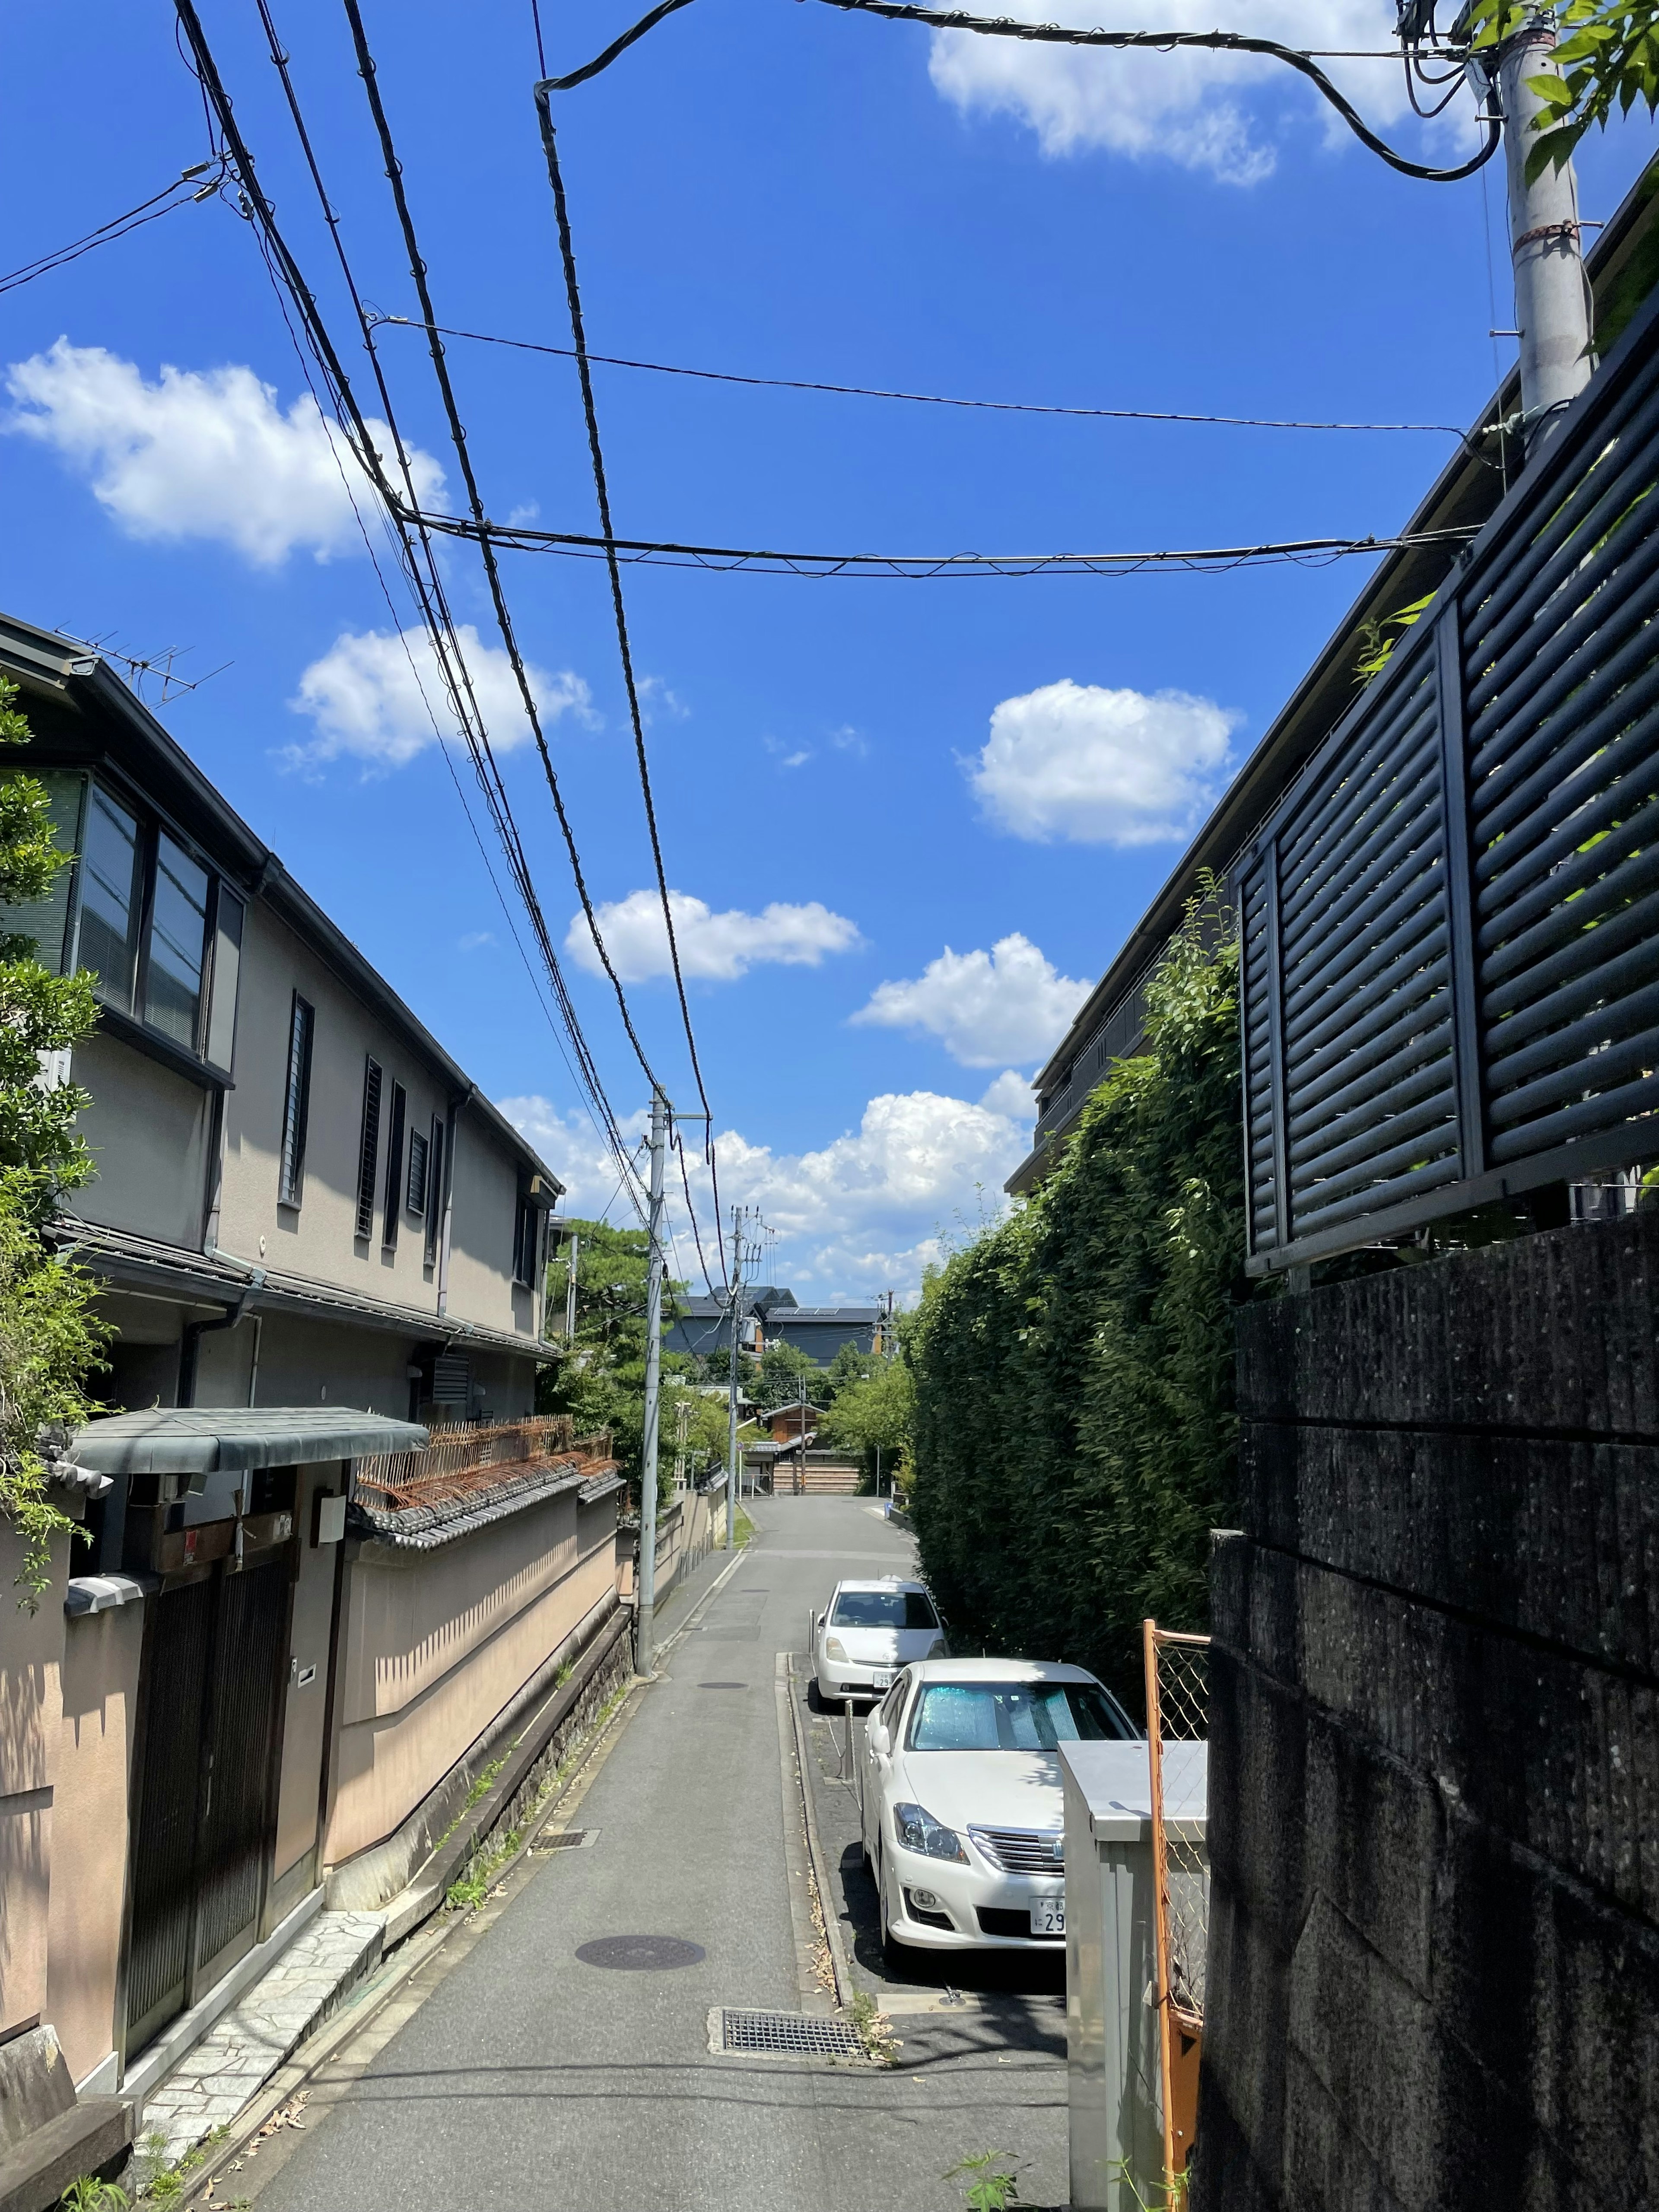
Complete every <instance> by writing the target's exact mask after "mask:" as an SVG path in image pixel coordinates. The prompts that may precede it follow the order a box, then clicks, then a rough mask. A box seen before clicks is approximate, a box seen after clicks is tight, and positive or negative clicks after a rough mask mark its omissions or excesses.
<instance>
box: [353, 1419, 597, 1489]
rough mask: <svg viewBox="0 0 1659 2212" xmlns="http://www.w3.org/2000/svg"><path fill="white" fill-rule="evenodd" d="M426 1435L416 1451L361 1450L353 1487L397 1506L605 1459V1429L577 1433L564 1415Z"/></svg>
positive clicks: (462, 1426) (458, 1426)
mask: <svg viewBox="0 0 1659 2212" xmlns="http://www.w3.org/2000/svg"><path fill="white" fill-rule="evenodd" d="M428 1435H429V1437H430V1438H431V1442H430V1443H428V1444H426V1445H425V1446H424V1447H423V1448H422V1449H420V1450H417V1451H405V1452H371V1453H367V1454H365V1455H364V1456H363V1457H362V1459H360V1460H359V1461H358V1462H357V1465H356V1477H355V1487H356V1489H357V1490H359V1491H369V1492H373V1493H374V1497H375V1498H376V1500H377V1501H383V1502H384V1503H386V1504H390V1505H392V1506H395V1507H398V1508H399V1509H402V1508H404V1507H406V1506H410V1505H435V1504H438V1503H439V1502H440V1501H441V1499H444V1498H464V1497H471V1496H472V1495H473V1494H474V1493H476V1492H478V1491H481V1490H487V1489H489V1487H490V1486H492V1485H493V1484H495V1483H497V1482H501V1481H502V1480H505V1479H506V1478H507V1477H508V1476H509V1475H513V1474H526V1473H528V1472H529V1471H531V1470H532V1469H533V1468H539V1467H544V1466H547V1465H548V1464H550V1462H553V1461H556V1460H568V1461H569V1462H571V1464H572V1465H573V1466H587V1465H589V1464H590V1463H592V1464H594V1465H595V1467H596V1471H597V1467H598V1466H599V1465H600V1464H604V1465H609V1464H610V1463H611V1435H610V1431H608V1430H602V1431H599V1433H598V1434H596V1435H593V1436H590V1437H579V1436H577V1435H576V1434H575V1425H574V1422H573V1421H572V1420H571V1418H570V1416H569V1414H568V1413H550V1414H541V1415H534V1416H532V1417H531V1418H529V1419H526V1420H522V1421H495V1422H490V1423H489V1424H487V1425H479V1424H474V1423H470V1422H460V1423H457V1424H456V1425H454V1426H453V1427H447V1428H433V1429H431V1430H429V1431H428Z"/></svg>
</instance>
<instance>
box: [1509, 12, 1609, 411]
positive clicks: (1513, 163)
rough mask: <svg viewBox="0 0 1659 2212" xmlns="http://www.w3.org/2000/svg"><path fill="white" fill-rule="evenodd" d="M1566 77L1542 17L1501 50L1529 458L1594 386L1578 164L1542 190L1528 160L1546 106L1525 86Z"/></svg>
mask: <svg viewBox="0 0 1659 2212" xmlns="http://www.w3.org/2000/svg"><path fill="white" fill-rule="evenodd" d="M1557 75H1559V71H1558V70H1557V69H1556V65H1555V26H1554V23H1553V21H1552V19H1551V18H1550V17H1549V16H1547V15H1544V14H1542V13H1540V14H1538V15H1534V16H1533V17H1532V18H1531V20H1530V21H1528V22H1527V23H1526V24H1525V25H1524V26H1523V27H1522V28H1521V29H1520V30H1519V31H1517V32H1516V33H1515V34H1514V36H1513V37H1512V38H1509V39H1506V40H1504V44H1503V45H1502V46H1500V47H1499V49H1498V94H1499V98H1500V100H1501V103H1502V107H1503V114H1504V161H1505V163H1506V165H1507V167H1508V171H1509V191H1510V258H1511V259H1512V261H1513V264H1514V268H1515V320H1516V328H1517V330H1518V331H1519V333H1520V338H1521V413H1522V437H1523V439H1524V441H1525V443H1526V446H1527V448H1528V452H1533V451H1535V450H1536V448H1537V447H1538V445H1539V444H1540V443H1541V441H1543V440H1544V439H1546V438H1548V437H1550V436H1552V435H1553V433H1554V430H1555V428H1556V425H1557V423H1558V422H1559V419H1560V415H1561V410H1563V409H1564V408H1565V406H1566V404H1567V402H1568V401H1569V400H1571V399H1576V398H1577V396H1578V394H1579V393H1580V392H1582V391H1583V388H1584V386H1586V385H1587V384H1588V383H1589V380H1590V368H1591V362H1590V328H1589V296H1588V292H1587V289H1586V286H1585V283H1584V259H1583V239H1582V234H1581V232H1580V230H1579V226H1578V179H1577V176H1576V175H1575V174H1574V172H1573V166H1572V163H1571V161H1564V162H1563V163H1562V165H1561V167H1559V169H1558V168H1556V167H1553V165H1547V166H1546V167H1545V169H1544V171H1543V173H1542V174H1541V176H1540V177H1539V179H1538V180H1537V182H1536V183H1535V184H1530V185H1529V184H1528V182H1527V156H1528V154H1529V153H1530V152H1531V151H1532V149H1533V148H1534V146H1535V145H1536V144H1537V143H1538V134H1537V132H1536V131H1534V129H1533V127H1532V125H1533V119H1534V117H1535V116H1537V115H1538V113H1539V112H1540V111H1541V109H1542V108H1543V107H1544V102H1543V101H1542V100H1541V99H1540V98H1539V97H1538V94H1536V93H1535V92H1533V91H1531V90H1529V89H1528V85H1527V82H1526V81H1527V79H1528V77H1538V76H1557Z"/></svg>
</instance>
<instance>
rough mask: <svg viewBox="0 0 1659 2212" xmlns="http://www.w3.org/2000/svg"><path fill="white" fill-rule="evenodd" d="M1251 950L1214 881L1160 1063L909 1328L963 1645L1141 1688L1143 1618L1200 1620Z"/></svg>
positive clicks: (1121, 1068)
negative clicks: (1245, 977)
mask: <svg viewBox="0 0 1659 2212" xmlns="http://www.w3.org/2000/svg"><path fill="white" fill-rule="evenodd" d="M1147 997H1148V1031H1149V1038H1150V1050H1149V1051H1148V1052H1147V1053H1146V1055H1145V1056H1144V1057H1141V1058H1138V1059H1135V1060H1127V1061H1123V1062H1121V1063H1120V1064H1119V1065H1118V1066H1116V1067H1115V1069H1114V1071H1113V1073H1112V1074H1111V1075H1110V1076H1109V1077H1108V1079H1106V1081H1105V1082H1103V1084H1102V1085H1100V1086H1099V1087H1098V1089H1097V1091H1095V1093H1094V1095H1093V1097H1091V1100H1090V1102H1089V1103H1088V1105H1087V1107H1086V1108H1085V1112H1084V1115H1083V1119H1082V1122H1081V1124H1080V1126H1079V1129H1078V1131H1077V1133H1076V1134H1075V1136H1074V1137H1073V1139H1072V1141H1071V1142H1070V1144H1069V1146H1067V1148H1066V1152H1065V1154H1064V1156H1063V1158H1061V1159H1060V1162H1059V1164H1058V1165H1057V1166H1056V1168H1055V1170H1054V1173H1053V1174H1052V1175H1051V1176H1049V1178H1048V1181H1047V1182H1045V1183H1044V1184H1043V1186H1042V1188H1041V1189H1040V1190H1039V1191H1038V1192H1037V1194H1036V1195H1035V1196H1034V1197H1033V1198H1032V1200H1030V1203H1029V1204H1028V1205H1026V1206H1024V1208H1023V1209H1022V1210H1021V1211H1019V1212H1017V1213H1015V1214H1014V1215H1013V1216H1012V1218H1010V1219H1008V1220H1007V1221H1006V1222H1005V1223H1004V1224H1002V1225H1001V1226H1000V1227H998V1228H995V1229H994V1230H992V1231H989V1232H988V1233H987V1234H986V1235H983V1236H981V1237H978V1238H977V1239H975V1242H974V1243H971V1244H970V1245H969V1246H968V1247H967V1248H966V1249H963V1250H962V1251H960V1252H958V1253H957V1254H956V1255H955V1256H954V1257H953V1258H952V1259H951V1261H949V1262H948V1264H947V1265H946V1266H945V1267H944V1268H943V1269H942V1270H940V1271H939V1272H937V1273H933V1275H932V1276H930V1278H929V1279H928V1280H927V1283H926V1285H924V1289H923V1295H922V1303H921V1310H920V1311H919V1313H918V1314H917V1315H916V1316H915V1318H914V1321H913V1322H912V1323H911V1325H910V1326H909V1328H908V1329H907V1331H906V1335H907V1338H908V1346H907V1356H908V1359H909V1361H910V1363H911V1364H912V1366H913V1368H914V1373H915V1417H914V1424H915V1443H914V1451H915V1488H914V1496H913V1501H912V1510H913V1512H914V1515H915V1525H916V1530H917V1534H918V1538H919V1541H920V1544H921V1558H922V1563H923V1565H924V1568H925V1570H926V1572H927V1577H928V1579H929V1581H930V1583H932V1585H933V1589H934V1591H935V1592H936V1594H937V1595H938V1597H939V1602H940V1604H941V1606H942V1607H943V1608H944V1610H945V1613H946V1615H947V1616H948V1617H949V1619H950V1620H951V1626H952V1629H953V1632H954V1633H955V1635H956V1636H957V1638H960V1639H961V1640H962V1642H963V1644H967V1645H972V1644H981V1643H982V1644H984V1645H985V1646H986V1648H987V1649H988V1650H993V1651H998V1652H1003V1653H1007V1654H1010V1655H1013V1654H1024V1655H1026V1656H1032V1657H1038V1658H1054V1659H1059V1658H1064V1659H1068V1660H1073V1661H1078V1662H1081V1663H1082V1664H1084V1665H1085V1666H1089V1667H1091V1668H1094V1669H1095V1670H1096V1671H1097V1673H1098V1674H1101V1675H1102V1676H1103V1678H1104V1679H1105V1680H1107V1681H1109V1682H1110V1683H1112V1684H1113V1685H1114V1686H1115V1687H1116V1688H1117V1689H1119V1690H1120V1692H1124V1693H1126V1694H1127V1695H1129V1696H1131V1697H1134V1696H1136V1695H1137V1694H1138V1691H1137V1685H1138V1680H1139V1669H1138V1643H1139V1637H1138V1632H1139V1623H1140V1621H1141V1620H1142V1619H1143V1618H1144V1617H1146V1615H1147V1614H1152V1615H1154V1616H1156V1618H1157V1619H1158V1620H1160V1621H1162V1622H1165V1623H1167V1624H1169V1625H1170V1626H1174V1627H1176V1628H1182V1629H1188V1630H1194V1629H1200V1628H1202V1627H1203V1626H1204V1625H1205V1620H1206V1556H1207V1548H1208V1533H1207V1532H1208V1531H1209V1529H1210V1528H1212V1527H1214V1526H1216V1525H1218V1524H1222V1523H1225V1522H1226V1521H1227V1520H1228V1519H1229V1517H1230V1516H1231V1510H1232V1498H1233V1493H1234V1484H1235V1420H1234V1414H1233V1389H1232V1317H1231V1306H1232V1304H1233V1303H1234V1302H1235V1300H1236V1298H1237V1297H1239V1296H1240V1295H1242V1290H1243V1275H1242V1267H1243V1157H1242V1154H1243V1147H1242V1144H1241V1140H1240V1133H1239V1105H1238V1081H1239V1075H1238V1068H1239V1060H1238V1008H1237V945H1236V943H1235V942H1234V940H1233V937H1232V934H1231V921H1230V918H1229V917H1228V916H1227V915H1225V914H1224V913H1223V911H1222V910H1221V908H1220V907H1219V904H1218V901H1217V898H1216V893H1215V887H1214V886H1213V885H1211V886H1209V887H1208V889H1207V891H1206V900H1205V902H1203V903H1202V904H1200V903H1199V902H1194V906H1193V908H1190V909H1189V911H1188V916H1187V921H1186V924H1185V926H1184V927H1183V928H1182V931H1181V932H1180V933H1178V935H1177V936H1176V939H1175V941H1174V943H1173V945H1171V946H1170V950H1169V951H1168V952H1167V954H1166V956H1165V957H1164V961H1163V963H1162V964H1161V965H1160V967H1159V969H1158V972H1157V974H1156V975H1155V976H1154V978H1153V979H1152V982H1151V984H1150V985H1149V987H1148V994H1147Z"/></svg>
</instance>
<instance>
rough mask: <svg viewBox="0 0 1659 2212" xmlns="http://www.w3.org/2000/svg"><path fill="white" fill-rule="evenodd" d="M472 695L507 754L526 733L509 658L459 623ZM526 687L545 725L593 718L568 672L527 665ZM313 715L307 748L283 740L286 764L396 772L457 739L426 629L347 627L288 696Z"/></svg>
mask: <svg viewBox="0 0 1659 2212" xmlns="http://www.w3.org/2000/svg"><path fill="white" fill-rule="evenodd" d="M456 635H457V636H458V637H459V640H460V645H461V651H462V653H463V655H464V656H465V661H466V665H467V669H468V671H469V673H470V674H471V679H472V693H473V696H474V698H475V699H476V700H477V705H478V709H479V712H480V713H481V714H483V720H484V724H485V726H486V727H487V728H488V730H489V737H490V743H491V744H492V745H494V746H495V749H496V750H498V751H502V752H510V751H511V750H512V749H513V746H515V745H521V744H524V742H525V740H526V738H528V737H529V735H530V724H529V722H528V720H526V715H525V711H524V702H523V701H522V699H521V698H520V695H519V686H518V681H517V679H516V678H515V677H514V676H513V666H512V663H511V662H510V661H509V660H508V659H507V654H506V653H505V652H504V651H503V650H502V648H501V647H500V646H498V645H486V644H485V643H484V641H483V639H482V638H481V637H480V636H479V635H478V633H477V630H476V629H474V628H473V626H472V624H471V623H459V625H458V626H457V629H456ZM527 673H528V675H529V678H530V688H531V690H532V694H533V695H534V697H535V701H536V705H537V708H538V711H539V713H540V714H541V717H542V720H543V723H544V725H545V724H547V723H550V722H554V721H556V720H558V719H559V717H560V716H561V715H562V714H574V716H575V717H576V718H577V719H578V720H580V721H584V722H592V720H594V719H595V717H594V715H593V714H592V709H591V708H590V707H589V705H588V692H587V686H586V684H584V683H583V681H582V679H581V678H580V676H576V675H574V674H573V673H572V672H571V671H570V670H569V669H568V668H566V669H562V670H561V671H559V672H558V673H557V674H556V675H554V674H550V672H549V671H547V670H546V669H544V668H537V667H535V666H533V665H532V666H531V667H530V668H529V669H528V671H527ZM289 707H290V708H292V709H293V710H294V712H295V714H303V715H305V716H307V719H308V720H310V721H311V723H312V725H313V728H314V729H315V732H316V735H315V736H314V737H313V738H312V739H311V740H310V742H309V743H308V744H295V745H290V746H288V747H287V748H286V749H285V750H284V751H283V756H282V757H283V759H284V760H285V761H286V762H287V763H288V764H289V766H290V767H295V768H308V767H313V766H315V765H317V764H319V763H321V762H324V761H331V760H336V759H338V758H339V757H341V756H342V755H345V756H347V757H350V758H352V759H356V760H361V761H364V762H367V763H368V764H369V765H370V766H371V767H373V768H380V769H392V768H402V767H404V765H405V763H408V762H410V761H411V760H413V759H414V757H415V756H416V754H417V753H419V752H422V751H423V750H425V748H426V747H427V746H428V745H431V744H436V743H437V742H438V739H439V738H440V737H445V738H459V734H460V732H459V726H458V725H457V723H456V720H455V717H454V715H453V713H452V712H451V710H450V707H449V702H448V696H447V693H446V691H445V689H444V684H443V679H442V678H441V675H440V674H439V671H438V661H437V655H436V654H435V653H434V651H433V649H432V641H431V640H430V638H429V637H428V635H427V633H426V631H425V630H424V629H406V630H402V631H398V630H378V629H372V630H366V631H362V632H354V631H350V630H347V631H344V632H343V633H342V634H341V635H340V636H338V637H337V638H336V639H335V641H334V642H333V644H332V645H331V647H329V649H328V651H327V652H326V653H324V654H323V655H322V657H321V659H318V660H313V662H312V664H311V665H310V666H309V667H308V668H307V669H306V671H304V673H303V674H302V675H301V678H300V688H299V690H298V692H297V694H296V695H295V697H293V698H292V699H290V700H289Z"/></svg>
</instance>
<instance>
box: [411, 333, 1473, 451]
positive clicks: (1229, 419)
mask: <svg viewBox="0 0 1659 2212" xmlns="http://www.w3.org/2000/svg"><path fill="white" fill-rule="evenodd" d="M371 319H372V321H373V322H374V327H375V328H376V329H377V330H386V329H392V330H406V331H419V330H425V329H426V328H428V325H425V324H424V323H420V322H417V321H416V320H415V319H414V318H413V317H412V316H410V315H375V316H374V317H372V318H371ZM435 327H436V328H437V330H438V331H439V333H440V335H441V337H447V338H468V339H471V341H472V342H473V343H476V344H478V345H494V346H509V347H511V348H513V349H514V350H515V351H516V352H520V353H540V354H554V355H556V356H558V358H559V359H560V360H562V361H574V360H575V358H576V353H575V349H574V347H572V346H556V345H541V344H538V343H536V342H535V341H534V340H532V339H530V338H506V337H495V335H494V334H493V333H492V332H490V331H463V330H456V329H454V328H453V327H452V326H451V325H448V324H447V323H441V324H439V325H435ZM587 359H588V360H589V361H590V362H595V361H596V362H600V363H602V364H603V365H604V367H605V368H641V369H649V370H651V371H653V374H656V375H658V376H689V377H695V378H696V379H697V380H699V381H700V382H702V383H706V384H741V385H750V386H755V387H757V388H758V389H760V390H763V391H768V392H832V393H835V394H836V395H837V396H838V397H841V398H849V399H904V400H908V401H910V402H911V403H912V404H914V405H916V406H920V407H967V408H973V409H976V410H984V411H986V412H987V413H991V414H997V415H1063V416H1079V417H1081V418H1083V419H1084V420H1085V421H1094V422H1203V423H1210V424H1212V425H1217V426H1219V427H1222V428H1228V429H1239V430H1432V431H1438V432H1443V434H1444V435H1446V436H1447V437H1449V438H1461V437H1462V436H1463V435H1464V433H1463V432H1462V429H1460V428H1459V427H1458V425H1457V424H1456V423H1455V422H1311V421H1303V420H1300V419H1297V418H1285V417H1280V416H1268V415H1194V414H1188V413H1184V412H1182V411H1181V410H1176V409H1175V408H1164V407H1060V406H1051V405H1048V404H1045V403H1042V402H1039V401H1035V400H1027V399H959V398H950V397H948V396H947V395H945V394H944V393H942V392H899V391H888V390H885V389H884V388H883V387H882V386H877V385H868V384H827V383H823V382H822V381H820V380H817V379H815V378H809V377H799V376H746V375H741V374H738V373H736V372H734V371H732V370H727V369H719V368H685V367H684V366H683V365H681V364H680V363H678V362H665V361H633V360H630V359H629V357H628V356H626V355H625V354H613V353H591V352H590V353H589V354H588V356H587Z"/></svg>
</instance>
